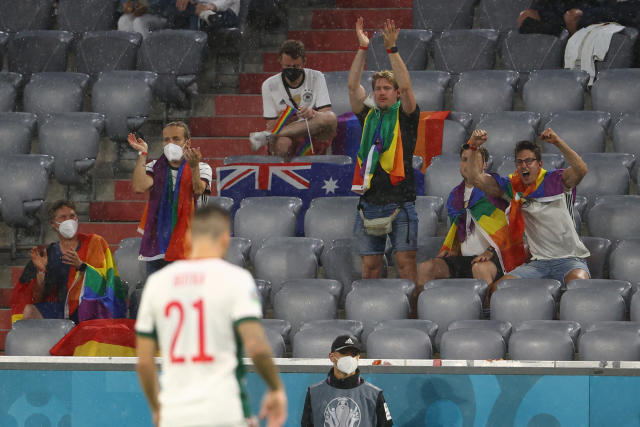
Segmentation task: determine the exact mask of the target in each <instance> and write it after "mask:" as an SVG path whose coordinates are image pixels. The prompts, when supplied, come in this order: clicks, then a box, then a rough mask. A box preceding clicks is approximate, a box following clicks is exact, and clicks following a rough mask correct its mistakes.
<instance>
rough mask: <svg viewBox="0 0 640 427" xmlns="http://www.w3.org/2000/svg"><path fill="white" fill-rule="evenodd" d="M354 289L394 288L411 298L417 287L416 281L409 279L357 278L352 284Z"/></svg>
mask: <svg viewBox="0 0 640 427" xmlns="http://www.w3.org/2000/svg"><path fill="white" fill-rule="evenodd" d="M351 288H352V289H371V288H377V289H393V290H397V291H400V292H402V293H403V294H405V295H406V296H407V298H410V297H411V295H413V290H414V289H415V288H416V285H415V283H413V282H412V281H411V280H408V279H360V280H355V281H354V282H353V283H352V284H351Z"/></svg>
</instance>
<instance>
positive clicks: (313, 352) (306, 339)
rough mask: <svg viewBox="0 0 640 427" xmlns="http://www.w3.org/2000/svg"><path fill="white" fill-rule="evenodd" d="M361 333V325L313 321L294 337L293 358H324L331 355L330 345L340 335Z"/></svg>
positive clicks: (350, 322)
mask: <svg viewBox="0 0 640 427" xmlns="http://www.w3.org/2000/svg"><path fill="white" fill-rule="evenodd" d="M354 330H356V332H358V331H359V332H360V333H361V332H362V323H360V322H354V321H345V320H332V321H314V322H308V323H305V324H304V325H302V327H301V328H300V330H299V331H298V332H297V333H296V334H295V335H294V337H293V340H292V343H293V357H314V358H326V357H328V356H329V353H331V343H332V342H333V340H335V339H336V337H338V336H340V335H354V336H355V337H356V338H357V337H358V336H359V335H360V334H359V333H353V331H354Z"/></svg>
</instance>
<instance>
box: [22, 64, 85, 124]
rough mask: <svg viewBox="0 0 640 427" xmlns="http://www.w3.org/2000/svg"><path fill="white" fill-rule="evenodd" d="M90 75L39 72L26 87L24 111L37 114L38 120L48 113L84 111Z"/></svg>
mask: <svg viewBox="0 0 640 427" xmlns="http://www.w3.org/2000/svg"><path fill="white" fill-rule="evenodd" d="M88 83H89V75H88V74H82V73H66V72H53V73H37V74H33V75H32V76H31V80H29V83H27V85H26V86H25V88H24V95H23V103H24V111H26V112H29V113H33V114H36V115H37V116H38V120H39V121H42V120H44V119H45V117H46V115H47V114H51V113H68V112H73V111H82V101H83V99H84V92H85V90H86V89H87V84H88Z"/></svg>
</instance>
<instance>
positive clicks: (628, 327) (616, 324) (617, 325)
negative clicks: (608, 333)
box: [582, 320, 640, 334]
mask: <svg viewBox="0 0 640 427" xmlns="http://www.w3.org/2000/svg"><path fill="white" fill-rule="evenodd" d="M611 329H616V330H619V331H631V332H634V333H636V334H638V333H640V322H636V321H628V320H605V321H602V322H593V323H589V324H587V325H586V326H585V327H584V328H583V330H582V333H583V334H584V333H586V332H590V331H600V330H611Z"/></svg>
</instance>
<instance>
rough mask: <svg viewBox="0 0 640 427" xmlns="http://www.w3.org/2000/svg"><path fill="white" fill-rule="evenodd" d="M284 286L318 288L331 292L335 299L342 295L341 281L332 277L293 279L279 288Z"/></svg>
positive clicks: (337, 299)
mask: <svg viewBox="0 0 640 427" xmlns="http://www.w3.org/2000/svg"><path fill="white" fill-rule="evenodd" d="M285 288H294V289H320V290H322V291H325V292H328V293H329V294H331V295H332V296H333V297H334V298H335V299H336V301H339V299H340V295H342V283H340V282H339V281H337V280H334V279H293V280H287V281H286V282H284V283H283V284H282V286H281V287H280V290H282V289H285Z"/></svg>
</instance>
